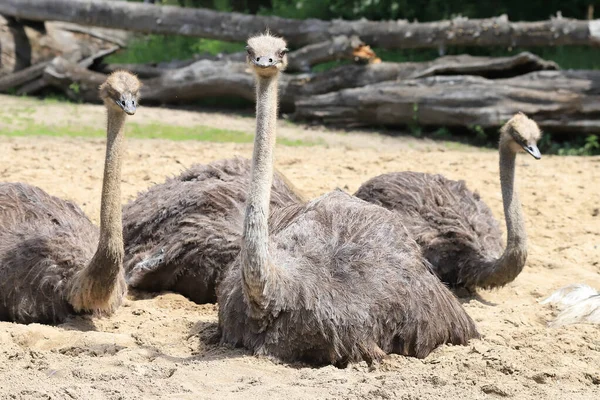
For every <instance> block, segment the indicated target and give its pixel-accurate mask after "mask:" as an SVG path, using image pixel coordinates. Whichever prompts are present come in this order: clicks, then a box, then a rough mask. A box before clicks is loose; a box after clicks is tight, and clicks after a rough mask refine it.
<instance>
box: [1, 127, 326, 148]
mask: <svg viewBox="0 0 600 400" xmlns="http://www.w3.org/2000/svg"><path fill="white" fill-rule="evenodd" d="M19 122H22V121H21V120H20V121H19ZM18 125H20V126H18V127H12V128H7V129H1V130H0V134H1V135H4V136H56V137H87V138H96V137H105V136H106V131H105V130H104V129H96V128H91V127H81V126H73V125H63V126H57V125H41V124H35V123H25V124H23V123H20V124H18ZM125 135H126V137H128V138H136V139H165V140H173V141H182V140H192V141H199V142H214V143H252V141H253V140H254V135H251V134H249V133H246V132H242V131H236V130H231V129H220V128H213V127H208V126H203V125H198V126H194V127H182V126H171V125H163V124H157V123H151V124H137V123H127V127H126V130H125ZM277 143H278V144H281V145H284V146H294V147H298V146H316V145H321V144H323V143H322V141H320V140H319V141H306V140H291V139H286V138H279V139H278V140H277Z"/></svg>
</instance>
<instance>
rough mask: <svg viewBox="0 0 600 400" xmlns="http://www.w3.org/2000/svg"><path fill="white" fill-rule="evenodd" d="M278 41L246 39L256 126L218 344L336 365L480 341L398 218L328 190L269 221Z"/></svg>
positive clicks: (281, 49) (222, 297)
mask: <svg viewBox="0 0 600 400" xmlns="http://www.w3.org/2000/svg"><path fill="white" fill-rule="evenodd" d="M285 45H286V44H285V42H284V41H283V40H282V39H280V38H275V37H272V36H270V35H268V34H266V35H262V36H258V37H254V38H251V39H249V40H248V62H249V64H250V65H251V66H252V68H253V69H254V71H255V73H256V80H257V109H256V119H257V121H256V123H257V126H256V136H255V139H254V140H255V141H254V154H253V159H252V177H251V183H250V190H249V197H248V202H247V204H246V209H245V216H244V225H243V234H242V239H241V251H240V254H239V256H238V257H237V258H236V260H235V261H234V262H233V264H232V265H231V267H230V268H228V269H227V271H226V273H225V276H224V278H223V281H222V282H221V285H220V286H219V288H218V290H217V293H218V301H219V329H220V331H221V334H222V337H221V341H222V342H223V343H227V344H232V345H236V346H245V347H247V348H249V349H251V350H252V351H253V352H254V353H255V354H259V355H265V356H269V357H274V358H277V359H280V360H284V361H294V360H302V361H307V362H311V363H316V364H327V363H332V364H335V365H338V366H344V365H345V364H346V363H348V362H353V361H359V360H366V361H367V362H372V361H375V360H380V359H381V358H383V357H384V356H385V355H386V354H387V353H390V352H394V353H399V354H404V355H411V356H416V357H425V356H427V355H428V354H429V353H430V352H431V351H432V350H433V349H434V348H435V347H436V346H438V345H440V344H442V343H453V344H465V343H467V341H468V340H469V339H470V338H475V337H478V333H477V330H476V328H475V325H474V323H473V321H472V320H471V318H469V316H468V315H467V314H466V312H465V311H464V309H463V308H462V307H461V305H460V304H459V303H458V301H457V300H456V298H455V297H454V296H453V295H452V293H451V292H450V291H449V290H447V289H446V288H445V287H444V285H443V284H442V283H441V282H440V281H439V280H438V279H437V277H436V276H435V275H434V274H433V273H431V271H430V270H429V264H428V263H427V261H426V260H425V259H423V258H422V257H421V256H420V253H419V248H418V246H417V244H416V243H415V242H414V241H413V240H411V239H410V237H409V236H408V233H407V231H406V230H405V228H404V226H403V225H402V223H401V221H400V219H399V217H398V215H397V214H395V213H393V212H390V211H388V210H386V209H384V208H382V207H378V206H375V205H372V204H368V203H366V202H364V201H362V200H359V199H357V198H354V197H352V196H350V195H348V194H346V193H344V192H342V191H334V192H332V193H329V194H326V195H324V196H321V197H319V198H317V199H315V200H313V201H311V202H309V203H307V204H294V205H290V206H288V207H284V208H282V209H280V210H278V212H277V213H272V214H271V215H270V218H269V198H270V188H271V180H272V178H273V148H274V145H275V126H276V120H277V95H278V93H277V80H278V76H279V72H280V71H281V70H282V69H283V68H285V65H286V62H287V60H286V55H285V53H286V49H285Z"/></svg>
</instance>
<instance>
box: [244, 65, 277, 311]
mask: <svg viewBox="0 0 600 400" xmlns="http://www.w3.org/2000/svg"><path fill="white" fill-rule="evenodd" d="M277 83H278V82H277V75H275V76H274V77H270V78H263V77H257V85H256V99H257V100H256V136H255V137H254V152H253V155H252V175H251V182H250V192H249V194H248V200H247V203H246V214H245V217H244V231H243V235H242V249H241V257H242V258H241V259H242V263H243V265H242V278H243V282H244V288H245V293H246V296H247V297H248V300H250V303H251V304H252V305H253V308H254V309H255V310H257V311H260V310H264V308H265V307H266V306H267V304H268V300H267V298H266V296H265V294H266V293H265V291H266V289H267V288H268V287H269V285H270V284H271V283H272V282H273V280H274V279H275V276H274V275H275V271H274V268H273V265H272V264H271V262H270V257H269V248H268V246H269V224H268V218H269V201H270V196H271V184H272V182H273V161H274V160H273V149H274V147H275V137H276V126H275V125H276V123H277Z"/></svg>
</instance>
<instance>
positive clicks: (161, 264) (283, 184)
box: [123, 157, 303, 303]
mask: <svg viewBox="0 0 600 400" xmlns="http://www.w3.org/2000/svg"><path fill="white" fill-rule="evenodd" d="M250 166H251V164H250V161H249V160H246V159H243V158H240V157H236V158H233V159H226V160H219V161H216V162H213V163H210V164H208V165H201V164H197V165H194V166H192V167H190V168H189V169H188V170H186V171H184V172H183V173H181V174H180V175H179V176H177V177H174V178H170V179H167V180H166V182H164V183H162V184H159V185H156V186H153V187H151V188H150V189H149V190H148V191H146V192H144V193H142V194H140V195H139V196H138V198H137V199H136V200H134V201H133V202H131V203H129V204H128V205H126V206H125V207H124V209H123V234H124V239H125V263H124V266H125V275H126V280H127V283H128V284H129V286H131V287H134V288H136V289H141V290H146V291H161V290H172V291H174V292H177V293H180V294H182V295H184V296H186V297H188V298H189V299H190V300H192V301H194V302H196V303H214V302H215V301H216V292H215V290H216V289H215V288H216V286H217V285H218V284H219V282H220V280H221V275H222V271H223V269H224V268H225V267H227V266H228V265H229V264H230V263H231V262H232V261H233V260H234V259H235V257H236V256H237V255H238V253H239V251H240V243H239V239H240V236H241V234H242V232H241V227H242V220H243V210H244V203H245V202H246V198H247V197H248V196H247V187H248V184H249V180H250ZM302 201H303V200H302V198H301V196H300V195H298V194H296V191H295V190H294V188H293V186H292V185H291V184H290V183H289V182H287V181H286V180H285V178H284V177H283V175H281V174H277V175H276V178H275V179H274V181H273V196H272V198H271V205H272V206H273V209H278V208H280V207H282V206H284V205H288V204H294V203H297V202H302Z"/></svg>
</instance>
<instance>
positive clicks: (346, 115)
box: [0, 0, 600, 133]
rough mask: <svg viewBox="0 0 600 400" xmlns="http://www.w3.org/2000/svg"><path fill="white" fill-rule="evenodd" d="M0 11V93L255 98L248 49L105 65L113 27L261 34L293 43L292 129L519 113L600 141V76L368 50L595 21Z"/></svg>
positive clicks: (521, 63)
mask: <svg viewBox="0 0 600 400" xmlns="http://www.w3.org/2000/svg"><path fill="white" fill-rule="evenodd" d="M0 13H4V15H5V17H3V16H2V15H0V92H5V93H6V92H11V93H12V92H14V93H17V94H32V93H37V92H39V91H40V90H42V89H45V88H49V87H50V88H54V89H55V90H56V89H57V90H60V91H62V92H63V93H65V94H66V95H67V96H68V97H69V98H71V99H73V100H78V101H87V102H98V101H99V100H98V93H97V88H98V85H99V84H100V83H101V82H102V81H104V79H105V78H106V74H108V73H111V72H112V71H115V70H119V69H125V70H129V71H131V72H134V73H136V74H137V75H138V76H139V77H140V78H141V80H142V82H143V87H142V99H143V102H144V103H146V104H185V103H190V102H194V101H196V100H199V99H206V98H214V97H224V98H241V99H246V100H249V101H254V96H255V92H254V80H253V77H252V75H251V72H250V71H249V69H248V68H247V66H246V64H245V57H246V53H245V52H241V53H234V54H219V55H216V56H215V55H206V54H204V55H203V54H199V55H196V56H195V57H193V58H192V59H189V60H173V61H171V62H168V63H152V64H106V63H105V62H103V58H104V57H106V56H107V55H109V54H112V53H114V52H115V51H117V50H119V49H120V48H123V47H125V46H126V44H127V42H128V40H130V39H131V37H132V34H131V33H127V32H126V31H124V30H120V29H115V28H127V29H128V30H130V31H137V32H159V33H178V34H185V35H192V36H194V35H196V36H202V37H207V38H217V39H222V40H240V41H242V40H244V39H245V38H246V37H247V36H249V35H250V34H252V33H256V32H259V31H261V30H263V29H264V26H265V25H268V26H269V28H270V29H271V30H272V31H274V32H276V33H280V34H283V35H284V36H285V37H286V39H288V41H289V42H291V44H292V46H296V48H295V50H294V51H292V52H290V53H289V55H288V58H289V67H288V70H287V71H286V73H285V74H284V75H283V76H282V78H281V80H280V92H281V109H282V110H283V111H285V112H289V113H292V117H293V118H295V119H298V120H306V121H316V122H320V123H326V124H337V125H344V126H360V125H377V126H381V125H392V126H393V125H407V124H414V123H418V124H420V125H422V126H432V127H435V126H445V127H468V126H480V127H482V128H492V127H497V126H498V125H501V124H502V123H504V122H505V121H506V120H507V119H508V118H509V117H510V116H511V115H512V114H514V113H515V112H517V111H523V112H526V113H528V114H529V115H530V116H532V117H533V118H534V119H536V121H538V122H539V124H540V125H541V126H542V128H545V129H547V130H552V131H557V132H571V133H600V118H598V117H599V116H600V89H599V88H600V71H599V72H594V71H560V70H559V67H558V65H556V64H555V63H553V62H549V61H545V60H543V59H541V58H539V57H537V56H535V55H533V54H531V53H528V52H523V53H520V54H517V55H515V56H512V57H498V58H491V57H473V56H468V55H461V56H445V57H440V58H438V59H436V60H433V61H429V62H405V63H393V62H386V61H382V60H380V59H379V58H378V57H377V55H376V54H375V52H374V51H373V50H372V49H371V47H370V46H369V45H377V46H381V47H386V48H398V47H402V48H416V47H440V46H441V47H443V46H445V45H450V44H462V45H492V44H501V45H505V44H507V43H508V42H510V45H511V46H513V45H517V44H524V45H525V44H528V45H548V44H557V43H558V44H566V45H569V44H587V45H589V46H597V45H598V44H599V43H600V41H599V36H600V21H576V20H566V19H562V18H553V19H551V20H550V21H545V22H537V23H513V22H509V21H508V19H506V18H504V17H501V18H495V19H489V20H466V19H455V20H451V21H442V22H435V23H426V24H419V23H407V22H397V21H396V22H393V23H391V22H371V21H332V22H328V21H318V20H309V21H291V20H284V19H282V18H277V17H262V16H261V17H257V16H249V15H242V14H236V13H219V12H215V11H211V10H202V9H186V10H182V9H179V8H178V7H161V6H154V5H151V4H145V3H128V2H119V1H113V2H103V1H98V0H85V1H81V0H68V1H67V0H35V1H33V0H2V2H0ZM192 17H193V18H192ZM15 18H18V19H15ZM190 18H192V19H194V18H195V19H194V23H193V24H192V23H191V21H192V19H190ZM36 21H37V22H36ZM56 21H60V22H56ZM200 21H204V23H201V22H200ZM288 23H289V24H291V25H287V24H288ZM192 25H193V26H192ZM357 32H360V37H359V36H357V35H356V33H357ZM340 60H343V61H344V63H342V65H339V66H337V67H335V68H333V69H330V70H327V71H324V72H314V71H313V67H314V66H315V65H318V64H322V63H326V62H330V61H340Z"/></svg>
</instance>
